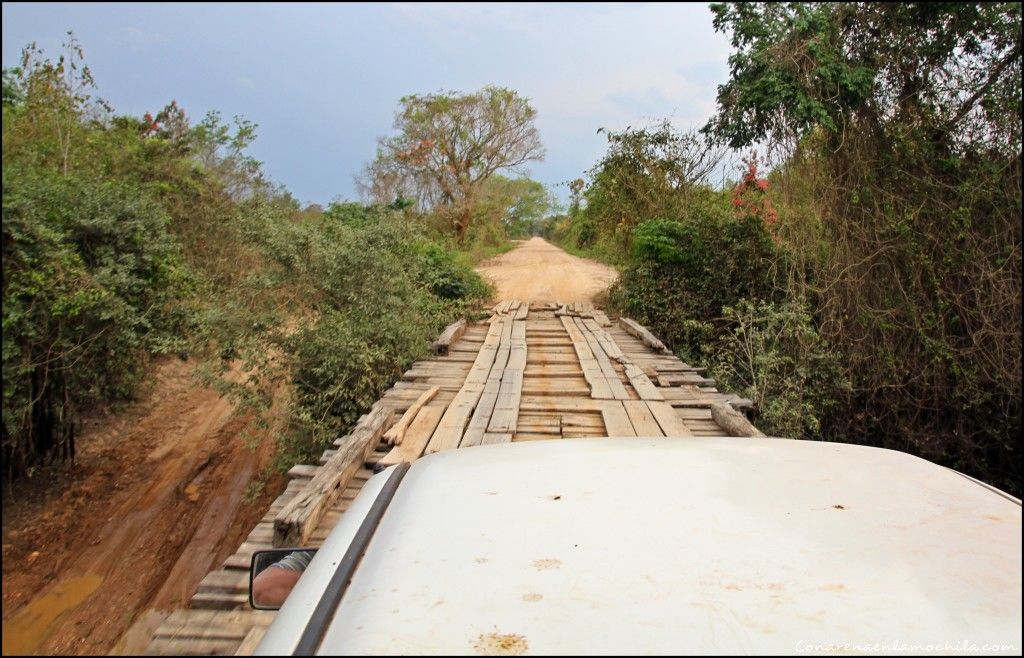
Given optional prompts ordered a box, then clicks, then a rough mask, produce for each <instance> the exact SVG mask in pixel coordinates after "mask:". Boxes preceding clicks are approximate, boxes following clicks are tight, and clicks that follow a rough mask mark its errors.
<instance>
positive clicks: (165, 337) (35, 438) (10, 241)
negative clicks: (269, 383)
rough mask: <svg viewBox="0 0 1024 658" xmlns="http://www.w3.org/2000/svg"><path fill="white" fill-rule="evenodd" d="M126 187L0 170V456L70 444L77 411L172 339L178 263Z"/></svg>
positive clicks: (13, 464)
mask: <svg viewBox="0 0 1024 658" xmlns="http://www.w3.org/2000/svg"><path fill="white" fill-rule="evenodd" d="M167 223H168V217H167V214H166V213H165V212H164V211H163V209H162V208H161V207H160V206H159V204H157V203H156V202H155V201H154V200H153V199H152V198H150V196H149V195H147V194H145V193H143V192H142V191H141V190H139V189H138V188H137V187H134V186H131V185H125V184H119V183H113V182H111V183H97V182H92V181H88V180H82V179H79V178H77V177H74V176H61V175H59V174H56V173H47V172H24V171H20V170H17V169H15V168H13V167H6V166H5V167H4V171H3V300H4V303H3V382H4V397H3V419H4V424H3V456H4V462H5V464H6V465H7V467H8V473H9V474H10V473H18V472H22V471H24V470H25V469H27V468H29V467H30V466H32V465H33V464H35V463H36V462H37V461H38V460H39V459H45V458H48V457H52V456H60V455H63V456H70V455H73V454H74V434H75V428H76V426H77V425H78V424H79V423H80V418H81V416H82V412H83V411H84V410H86V409H89V408H90V407H93V406H94V405H97V404H102V403H105V402H108V401H111V400H117V399H125V398H126V397H128V396H130V395H131V393H132V391H133V390H134V386H135V384H136V383H137V381H138V379H139V377H140V376H141V374H142V366H143V363H144V357H145V356H146V355H149V354H157V353H165V352H168V351H177V350H180V349H181V348H182V345H183V341H182V340H181V338H180V336H179V333H180V330H181V328H182V322H183V320H184V311H183V308H182V307H180V306H178V305H177V304H176V303H175V302H176V300H177V299H178V298H179V297H180V296H181V295H182V294H183V293H184V292H185V289H186V283H187V281H186V275H185V273H184V271H183V269H182V268H181V266H180V262H179V258H178V251H177V247H176V245H175V243H174V241H173V240H172V239H171V236H170V234H169V233H168V230H167Z"/></svg>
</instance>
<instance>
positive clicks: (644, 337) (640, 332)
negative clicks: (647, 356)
mask: <svg viewBox="0 0 1024 658" xmlns="http://www.w3.org/2000/svg"><path fill="white" fill-rule="evenodd" d="M619 324H621V325H622V327H623V328H624V329H625V330H626V331H627V332H629V333H631V334H633V335H634V336H636V337H637V338H639V339H640V341H641V342H642V343H643V344H644V345H646V346H647V347H649V348H651V349H652V350H654V351H655V352H660V353H661V354H671V353H672V352H671V351H670V350H669V349H668V348H667V347H665V343H663V342H661V341H660V340H658V339H657V338H655V336H654V334H652V333H651V332H650V331H648V330H647V328H646V327H644V326H643V325H641V324H640V323H638V322H636V321H635V320H630V319H629V318H619Z"/></svg>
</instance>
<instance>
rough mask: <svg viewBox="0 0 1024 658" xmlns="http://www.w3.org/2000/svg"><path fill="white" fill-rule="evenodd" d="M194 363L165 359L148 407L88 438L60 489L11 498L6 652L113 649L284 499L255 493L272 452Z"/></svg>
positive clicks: (101, 425)
mask: <svg viewBox="0 0 1024 658" xmlns="http://www.w3.org/2000/svg"><path fill="white" fill-rule="evenodd" d="M192 367H193V366H192V364H191V363H184V362H181V361H180V360H177V359H170V360H168V361H165V362H164V363H162V364H161V365H160V366H159V367H158V368H157V369H156V373H155V383H154V385H153V388H152V390H151V391H150V393H149V394H148V395H147V396H146V397H145V398H144V399H143V400H142V401H141V402H140V403H138V404H136V405H133V406H132V407H131V408H129V409H126V410H124V411H122V412H121V413H119V414H116V415H114V416H112V417H109V416H108V417H106V418H103V419H101V420H100V421H99V422H98V423H97V424H96V426H95V427H94V428H92V429H91V430H87V431H86V432H85V433H84V434H83V435H82V436H81V437H80V439H79V445H80V450H81V453H80V456H79V458H78V463H77V464H76V467H75V469H74V470H73V471H72V472H71V473H69V474H67V475H66V476H65V477H64V478H62V480H61V481H62V485H61V486H58V487H53V486H52V485H51V486H49V487H47V486H40V487H38V491H36V492H29V491H28V490H24V489H22V490H19V496H18V498H17V499H14V500H12V499H11V497H9V496H5V497H4V519H3V614H4V620H3V653H4V654H5V655H12V654H22V653H46V654H54V653H57V654H61V653H75V654H104V653H107V652H109V651H111V650H112V649H114V648H115V646H116V645H117V643H118V640H119V638H121V637H122V635H123V634H124V633H125V631H126V630H128V628H129V626H130V625H131V624H132V623H133V622H134V621H135V620H136V618H138V617H139V616H140V615H141V614H142V612H143V611H145V610H147V609H149V610H154V609H155V610H161V609H163V610H167V609H171V608H173V607H176V606H178V605H180V604H181V603H182V602H183V601H185V600H187V599H188V598H189V597H190V596H191V594H192V593H193V592H194V590H195V588H196V586H197V585H198V583H199V581H200V580H201V579H202V578H203V576H205V575H206V573H207V572H208V571H210V569H211V568H214V567H216V566H219V564H220V563H221V562H222V561H223V560H224V558H225V557H226V556H227V555H229V554H230V553H231V552H232V551H233V550H234V549H235V548H236V547H237V546H238V544H239V543H240V542H241V541H242V539H243V538H244V537H245V535H246V534H247V533H248V531H249V530H250V529H251V527H252V526H253V525H254V524H255V523H256V522H257V521H258V520H259V517H260V516H261V515H262V513H263V511H264V510H265V509H266V507H267V506H269V504H270V502H271V501H272V500H273V497H274V496H276V495H277V493H278V492H277V491H274V490H273V489H274V488H275V487H276V488H277V489H280V487H281V485H282V484H283V477H281V476H278V477H277V478H276V480H275V481H272V484H271V485H269V486H267V487H266V488H267V491H265V492H262V494H260V495H255V496H254V495H251V494H252V493H253V491H251V490H248V489H249V483H250V482H251V481H252V480H253V478H254V477H255V476H256V475H257V474H258V472H259V471H260V470H261V469H262V467H263V466H265V465H266V464H267V463H268V462H269V459H270V457H271V456H272V455H271V453H270V452H269V450H268V449H267V447H268V446H267V444H264V446H265V447H262V448H260V449H259V450H253V449H251V448H249V447H248V446H247V445H246V442H245V440H244V438H243V436H244V431H245V429H246V427H247V426H248V425H249V424H250V422H249V419H247V418H241V417H236V416H234V415H233V413H232V412H233V408H232V405H231V403H230V402H228V401H227V400H225V399H224V398H221V397H220V396H219V395H218V394H217V393H216V392H215V391H213V390H211V389H208V388H204V387H201V386H198V385H197V384H196V383H195V382H194V381H193V380H192V378H191V376H190V375H191V371H192ZM247 490H248V491H247ZM32 493H34V494H35V496H33V495H31V494H32ZM247 494H250V495H248V496H247ZM145 616H149V614H148V613H147V615H145ZM145 639H146V640H148V637H146V638H145ZM142 646H143V647H144V646H145V645H142ZM123 648H125V649H127V650H128V651H132V650H133V649H135V650H139V648H138V647H131V646H128V647H123Z"/></svg>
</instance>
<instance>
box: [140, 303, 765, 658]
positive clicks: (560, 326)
mask: <svg viewBox="0 0 1024 658" xmlns="http://www.w3.org/2000/svg"><path fill="white" fill-rule="evenodd" d="M434 351H435V356H434V357H433V358H431V359H427V360H422V361H417V362H416V363H415V364H414V365H413V366H412V368H410V369H409V370H408V371H407V372H406V373H405V374H403V375H402V378H401V380H400V381H399V382H397V383H396V384H395V385H394V386H393V387H392V388H391V389H389V390H388V391H387V392H386V393H385V394H384V395H383V397H382V398H381V399H380V400H378V401H377V402H376V403H375V404H374V405H373V408H372V409H371V410H370V412H369V413H368V414H366V415H365V416H363V417H362V418H361V419H360V420H359V422H358V424H357V425H356V427H355V429H354V430H353V431H352V432H351V433H350V434H349V435H347V436H345V437H342V438H340V439H338V440H337V441H335V447H334V448H333V449H331V450H327V451H326V452H325V453H324V454H323V456H322V457H321V458H320V464H319V465H299V466H295V467H294V468H292V469H291V471H290V472H289V475H290V476H291V480H290V482H289V484H288V487H287V489H286V490H285V492H284V493H283V494H281V496H280V497H279V498H278V499H277V500H276V501H275V502H274V504H273V505H272V506H271V508H270V509H269V510H268V511H267V513H266V515H265V516H264V517H263V519H262V521H260V523H259V524H258V525H257V526H256V527H255V528H254V529H253V530H252V532H251V533H250V534H249V536H248V538H247V539H246V541H245V542H244V543H243V544H242V545H241V546H239V548H238V550H237V551H236V552H235V554H234V555H232V556H231V557H229V558H228V559H227V560H226V561H225V562H224V564H223V566H222V568H220V569H218V570H217V571H214V572H212V573H210V574H208V575H207V576H206V578H205V579H204V580H203V581H202V583H200V585H199V589H198V591H197V592H196V594H195V595H194V596H193V597H192V600H191V602H190V607H189V608H187V609H183V610H176V611H174V612H172V613H171V614H170V615H169V616H168V617H167V619H166V620H165V621H164V623H163V624H162V625H161V626H160V627H159V628H158V629H157V631H156V633H155V634H154V637H153V640H152V642H151V643H150V645H149V648H148V650H147V653H149V654H172V655H197V654H205V655H210V654H216V655H229V654H236V655H245V654H249V653H251V652H252V650H253V649H254V648H255V646H256V645H257V644H258V642H259V640H260V638H261V637H262V636H263V633H264V631H265V630H266V628H267V626H268V625H269V624H270V622H271V621H272V620H273V617H274V614H275V613H273V612H265V611H255V610H251V609H250V608H249V606H248V600H247V590H248V570H249V562H250V559H251V556H252V553H253V552H254V551H257V550H262V549H267V548H272V547H276V546H298V545H303V546H318V545H320V543H321V542H323V540H324V539H325V538H326V536H327V534H328V533H329V532H330V531H331V529H332V528H333V527H334V526H335V525H336V524H337V522H338V519H340V518H341V515H342V514H344V513H345V510H346V509H347V507H348V505H349V504H350V502H351V501H352V500H353V499H354V498H355V496H356V494H357V493H358V492H359V490H360V489H361V488H362V486H363V484H364V483H365V482H366V480H367V479H368V478H369V477H370V476H371V475H372V474H373V470H374V469H375V468H378V469H379V468H381V467H383V466H387V465H390V464H397V463H399V462H403V461H413V460H415V459H417V458H419V457H420V456H421V455H423V454H429V453H432V452H437V451H440V450H451V449H455V448H465V447H470V446H476V445H481V444H491V443H503V442H509V441H542V440H554V439H573V438H582V437H602V436H643V437H654V436H665V437H698V436H763V434H761V433H760V432H759V431H758V430H757V429H756V428H754V427H753V426H752V425H751V424H750V423H749V422H748V421H747V420H746V418H745V417H744V416H743V414H742V413H740V411H741V410H743V409H744V408H745V407H748V406H749V404H750V403H749V401H747V400H743V399H740V398H738V397H736V396H734V395H728V394H724V393H720V392H719V391H718V390H717V389H716V387H715V382H714V380H711V379H708V378H706V377H705V376H704V371H703V369H701V368H694V367H691V366H689V365H687V364H685V363H683V362H681V361H680V360H679V359H677V358H676V357H675V356H673V355H672V354H671V353H670V352H669V351H668V350H667V349H666V348H665V346H664V345H663V344H662V343H661V342H660V341H659V340H658V339H657V338H655V337H654V336H653V335H651V333H650V332H649V331H647V330H646V329H645V328H644V327H642V326H640V325H638V324H637V323H635V322H633V321H632V320H629V319H627V318H620V319H618V320H617V321H612V320H611V319H609V318H608V317H607V316H606V315H605V314H604V313H603V312H602V311H600V310H599V309H596V308H595V307H594V306H593V305H591V304H587V303H583V302H577V303H572V304H533V305H531V304H530V303H528V302H520V301H515V300H511V301H504V302H501V303H499V304H498V305H497V306H495V307H494V308H493V310H492V314H491V317H490V318H489V319H488V320H486V321H483V322H477V323H467V322H465V321H464V320H462V321H459V322H457V323H455V324H453V325H451V326H449V327H448V328H447V329H446V330H445V331H444V333H442V335H441V336H440V337H439V338H438V340H437V341H436V342H435V343H434Z"/></svg>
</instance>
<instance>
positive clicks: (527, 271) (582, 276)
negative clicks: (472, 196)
mask: <svg viewBox="0 0 1024 658" xmlns="http://www.w3.org/2000/svg"><path fill="white" fill-rule="evenodd" d="M476 271H477V272H479V273H480V274H481V275H482V276H484V277H486V278H487V279H489V280H490V281H491V282H492V283H493V284H494V287H495V288H496V291H495V295H494V296H495V299H520V300H524V301H526V300H529V301H534V302H571V301H576V300H583V301H590V300H592V299H593V298H594V296H595V295H598V294H600V293H601V292H604V291H605V290H607V288H608V286H610V285H611V284H612V283H614V282H615V279H616V278H617V277H618V273H617V272H616V271H615V269H614V268H612V267H609V266H608V265H605V264H603V263H598V262H597V261H593V260H587V259H586V258H579V257H577V256H573V255H571V254H569V253H566V252H565V251H563V250H562V249H559V248H558V247H556V246H554V245H552V244H551V243H549V242H547V241H546V240H544V239H543V238H532V239H530V240H526V241H525V242H522V243H520V245H519V246H518V247H516V248H515V249H513V250H512V251H510V252H508V253H505V254H502V255H501V256H498V257H497V258H492V259H491V260H489V261H487V262H485V263H483V264H482V265H481V266H480V267H477V268H476Z"/></svg>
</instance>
